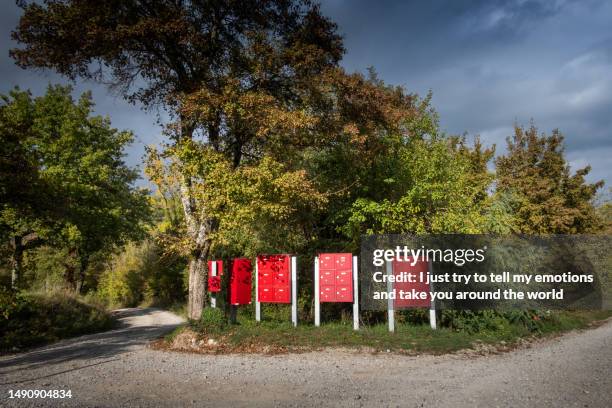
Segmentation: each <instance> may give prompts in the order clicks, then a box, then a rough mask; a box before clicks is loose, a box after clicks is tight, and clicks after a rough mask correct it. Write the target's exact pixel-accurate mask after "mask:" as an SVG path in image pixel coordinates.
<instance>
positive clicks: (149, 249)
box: [98, 241, 186, 307]
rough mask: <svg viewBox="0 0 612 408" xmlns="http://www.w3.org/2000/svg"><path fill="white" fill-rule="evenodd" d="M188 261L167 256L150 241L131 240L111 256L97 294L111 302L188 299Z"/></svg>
mask: <svg viewBox="0 0 612 408" xmlns="http://www.w3.org/2000/svg"><path fill="white" fill-rule="evenodd" d="M184 273H185V262H184V260H183V259H181V258H178V257H175V256H164V255H163V254H162V252H161V250H160V248H159V247H158V246H157V245H156V244H155V243H153V242H151V241H144V242H142V243H141V244H138V245H136V244H128V245H127V246H126V247H125V248H124V250H123V252H121V253H119V254H116V255H114V256H113V257H112V260H111V262H110V263H109V266H108V268H107V270H106V271H104V273H103V274H102V277H101V278H100V282H99V284H98V295H99V297H100V298H101V299H103V300H104V301H105V302H106V303H107V304H108V305H110V306H113V307H114V306H128V307H133V306H138V305H139V304H142V303H146V304H149V305H151V304H155V305H158V306H169V305H172V304H174V303H177V302H182V301H183V300H184V299H185V295H186V293H185V285H184V282H183V275H184Z"/></svg>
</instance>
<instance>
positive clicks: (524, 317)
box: [442, 310, 543, 334]
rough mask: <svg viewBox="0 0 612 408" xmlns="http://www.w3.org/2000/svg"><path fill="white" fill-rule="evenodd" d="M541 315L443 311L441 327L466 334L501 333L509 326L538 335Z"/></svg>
mask: <svg viewBox="0 0 612 408" xmlns="http://www.w3.org/2000/svg"><path fill="white" fill-rule="evenodd" d="M542 316H543V315H542V314H541V313H540V312H537V311H522V310H512V311H506V312H499V311H495V310H481V311H470V310H444V311H443V312H442V325H443V326H446V327H450V328H452V329H455V330H457V331H463V332H466V333H470V334H472V333H479V332H487V331H488V332H494V331H503V330H504V329H505V328H507V327H508V326H510V325H514V326H520V327H524V328H526V329H527V330H528V331H529V332H531V333H539V332H540V329H541V326H542Z"/></svg>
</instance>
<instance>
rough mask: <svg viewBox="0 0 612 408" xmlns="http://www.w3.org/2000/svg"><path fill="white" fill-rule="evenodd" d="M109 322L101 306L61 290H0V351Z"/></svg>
mask: <svg viewBox="0 0 612 408" xmlns="http://www.w3.org/2000/svg"><path fill="white" fill-rule="evenodd" d="M113 322H114V320H113V319H112V317H111V316H110V315H109V314H108V313H107V312H106V311H105V310H104V309H102V308H100V307H96V306H92V305H89V304H86V303H84V302H82V301H80V300H78V299H76V298H74V297H71V296H68V295H66V294H64V293H54V294H51V295H44V294H39V293H16V292H9V291H0V351H16V350H19V349H22V348H24V347H32V346H36V345H40V344H44V343H49V342H53V341H56V340H59V339H62V338H66V337H71V336H76V335H80V334H86V333H93V332H97V331H101V330H106V329H109V328H111V327H112V326H113Z"/></svg>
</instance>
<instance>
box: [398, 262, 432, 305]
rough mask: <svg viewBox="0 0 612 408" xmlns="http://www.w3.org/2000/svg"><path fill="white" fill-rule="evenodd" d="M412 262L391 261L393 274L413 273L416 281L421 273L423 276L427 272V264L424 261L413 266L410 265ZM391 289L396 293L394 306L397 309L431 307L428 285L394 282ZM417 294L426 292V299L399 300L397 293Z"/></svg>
mask: <svg viewBox="0 0 612 408" xmlns="http://www.w3.org/2000/svg"><path fill="white" fill-rule="evenodd" d="M411 263H412V261H411V260H410V259H408V261H401V262H398V261H397V260H396V261H393V274H394V275H395V276H398V275H399V274H401V273H404V272H407V273H413V274H414V275H415V277H416V279H419V278H420V273H421V272H423V275H425V274H426V273H427V272H428V271H429V264H428V262H425V261H417V262H416V263H415V264H414V266H413V265H411ZM393 287H394V289H395V291H396V293H397V297H396V299H395V302H394V305H395V307H396V308H398V309H406V308H412V307H429V306H430V305H431V299H430V297H429V284H428V283H425V282H423V281H420V280H419V281H417V282H413V283H410V282H395V283H394V284H393ZM413 289H414V290H415V291H417V292H427V299H400V298H399V291H400V290H401V291H404V292H411V291H412V290H413Z"/></svg>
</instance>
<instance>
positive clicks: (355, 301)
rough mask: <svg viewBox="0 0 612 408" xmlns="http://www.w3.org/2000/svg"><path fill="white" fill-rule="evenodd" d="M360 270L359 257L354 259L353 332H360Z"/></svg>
mask: <svg viewBox="0 0 612 408" xmlns="http://www.w3.org/2000/svg"><path fill="white" fill-rule="evenodd" d="M358 272H359V269H358V266H357V257H356V256H354V257H353V330H359V283H358V278H357V275H358Z"/></svg>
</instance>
